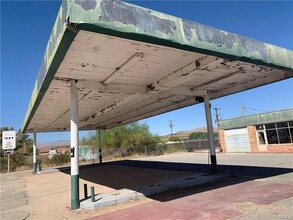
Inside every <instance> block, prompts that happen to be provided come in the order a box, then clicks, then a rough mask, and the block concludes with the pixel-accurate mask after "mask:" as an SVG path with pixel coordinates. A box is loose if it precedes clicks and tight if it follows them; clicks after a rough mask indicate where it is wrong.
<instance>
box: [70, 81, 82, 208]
mask: <svg viewBox="0 0 293 220" xmlns="http://www.w3.org/2000/svg"><path fill="white" fill-rule="evenodd" d="M75 84H76V82H75V80H71V82H70V87H71V109H70V114H71V121H70V139H71V140H70V141H71V210H74V209H78V208H79V206H80V202H79V150H78V144H79V143H78V142H79V138H78V93H77V89H76V85H75Z"/></svg>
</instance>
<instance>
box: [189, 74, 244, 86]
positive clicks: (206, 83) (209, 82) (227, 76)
mask: <svg viewBox="0 0 293 220" xmlns="http://www.w3.org/2000/svg"><path fill="white" fill-rule="evenodd" d="M239 73H243V69H240V70H237V71H235V72H233V73H229V74H227V75H225V76H221V77H219V78H216V79H213V80H210V81H208V82H205V83H202V84H200V85H198V86H195V87H192V88H191V91H195V90H196V89H199V88H202V87H204V86H208V85H210V84H213V83H216V82H219V81H221V80H224V79H227V78H229V77H232V76H235V75H237V74H239Z"/></svg>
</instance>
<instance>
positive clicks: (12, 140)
mask: <svg viewBox="0 0 293 220" xmlns="http://www.w3.org/2000/svg"><path fill="white" fill-rule="evenodd" d="M15 147H16V134H15V131H3V132H2V149H3V150H12V149H15Z"/></svg>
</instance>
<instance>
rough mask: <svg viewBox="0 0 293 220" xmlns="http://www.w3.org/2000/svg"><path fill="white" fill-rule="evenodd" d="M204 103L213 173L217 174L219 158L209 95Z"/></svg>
mask: <svg viewBox="0 0 293 220" xmlns="http://www.w3.org/2000/svg"><path fill="white" fill-rule="evenodd" d="M204 104H205V113H206V121H207V129H208V138H209V147H210V154H211V166H212V167H211V171H212V174H217V173H218V169H217V158H216V150H215V140H214V131H213V123H212V114H211V104H210V98H209V95H206V96H204Z"/></svg>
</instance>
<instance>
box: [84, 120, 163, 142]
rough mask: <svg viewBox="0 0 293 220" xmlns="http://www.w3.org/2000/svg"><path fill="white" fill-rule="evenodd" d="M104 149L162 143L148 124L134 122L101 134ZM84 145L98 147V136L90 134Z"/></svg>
mask: <svg viewBox="0 0 293 220" xmlns="http://www.w3.org/2000/svg"><path fill="white" fill-rule="evenodd" d="M101 139H102V146H103V148H123V147H132V146H143V145H146V146H148V145H152V144H155V143H158V142H159V141H160V139H159V137H158V136H157V135H153V134H152V133H151V132H150V130H149V126H148V125H147V124H140V123H138V122H133V123H130V124H127V125H122V126H118V127H115V128H112V129H108V130H105V131H102V132H101ZM82 143H83V144H85V145H89V146H92V147H94V148H95V147H96V146H98V143H99V141H98V136H97V135H96V133H95V132H94V133H90V134H89V135H88V136H87V137H85V138H84V139H83V141H82Z"/></svg>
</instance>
